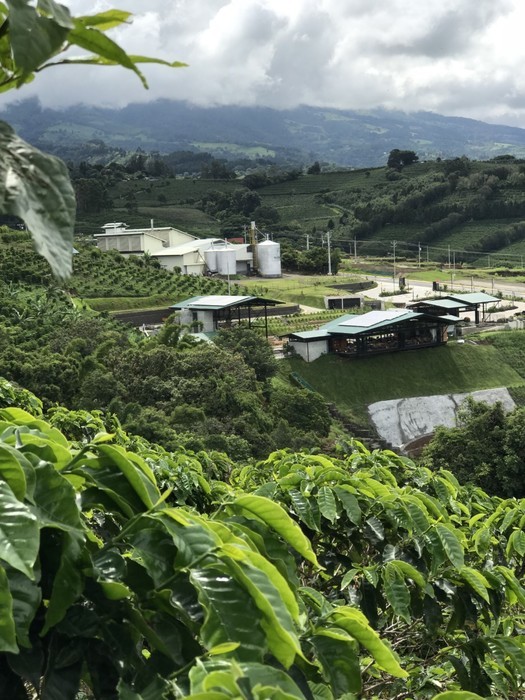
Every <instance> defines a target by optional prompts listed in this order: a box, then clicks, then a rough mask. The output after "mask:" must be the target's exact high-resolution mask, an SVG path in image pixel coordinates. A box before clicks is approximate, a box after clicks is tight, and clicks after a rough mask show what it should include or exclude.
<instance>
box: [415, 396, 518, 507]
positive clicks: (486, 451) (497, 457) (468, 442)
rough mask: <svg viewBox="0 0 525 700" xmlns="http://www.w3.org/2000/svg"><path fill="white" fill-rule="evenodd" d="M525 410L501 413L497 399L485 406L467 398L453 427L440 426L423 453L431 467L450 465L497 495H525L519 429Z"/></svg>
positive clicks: (466, 479) (462, 479)
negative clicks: (492, 404)
mask: <svg viewBox="0 0 525 700" xmlns="http://www.w3.org/2000/svg"><path fill="white" fill-rule="evenodd" d="M524 427H525V410H524V409H522V408H519V409H516V410H514V411H512V412H511V413H509V414H508V415H506V414H505V412H504V410H503V407H502V405H501V403H499V402H498V403H496V404H495V405H494V406H489V405H488V404H486V403H483V402H476V401H474V400H473V399H472V398H468V399H467V400H466V401H465V402H464V404H463V405H462V407H461V409H460V410H459V412H458V418H457V427H455V428H445V427H440V428H438V429H437V430H436V432H435V435H434V437H433V439H432V440H431V442H430V443H429V445H428V446H427V447H426V449H425V451H424V453H423V456H424V458H425V459H426V460H428V463H429V464H430V465H431V466H432V468H434V469H440V468H441V469H444V468H447V469H451V470H452V471H453V472H454V474H455V475H456V476H457V477H458V479H460V480H461V481H463V482H465V483H474V484H477V485H478V486H481V488H483V489H484V490H486V491H487V492H488V493H491V494H496V495H498V496H504V497H508V496H515V497H517V498H522V497H523V496H524V495H525V488H524V486H523V484H524V478H525V460H524V452H523V429H524Z"/></svg>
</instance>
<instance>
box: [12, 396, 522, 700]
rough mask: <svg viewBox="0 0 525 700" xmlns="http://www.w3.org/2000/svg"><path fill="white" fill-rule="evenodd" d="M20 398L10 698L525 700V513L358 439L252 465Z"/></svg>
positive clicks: (15, 438)
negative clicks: (333, 453)
mask: <svg viewBox="0 0 525 700" xmlns="http://www.w3.org/2000/svg"><path fill="white" fill-rule="evenodd" d="M16 401H20V402H21V403H22V404H23V405H24V406H25V409H26V410H23V409H21V408H16V407H13V405H12V404H13V403H14V402H16ZM0 405H3V406H6V407H5V408H2V409H0V454H1V456H2V459H1V460H0V475H1V479H0V532H1V533H2V534H1V537H0V560H1V563H2V567H1V568H0V596H1V602H2V606H1V612H0V625H1V627H2V634H1V635H0V645H1V647H0V651H1V654H0V695H1V696H2V697H4V696H5V697H10V698H15V699H16V698H26V697H27V693H28V692H36V693H37V694H38V695H39V697H41V698H45V699H47V700H55V699H57V700H58V699H59V700H67V699H68V698H71V699H73V698H75V697H76V695H77V692H78V690H79V688H82V690H83V692H84V693H85V694H87V696H88V697H95V698H119V699H122V700H141V698H143V699H144V700H149V699H150V698H155V699H157V698H163V697H164V698H173V697H184V696H188V697H194V696H196V697H198V698H200V699H202V700H227V699H228V698H246V699H247V700H251V699H252V698H288V699H290V700H291V699H292V698H301V699H303V698H305V699H308V700H312V698H316V699H317V698H319V700H321V699H323V700H330V698H338V697H342V696H345V697H346V698H347V699H350V698H357V697H362V698H398V699H399V700H400V699H401V698H410V697H413V698H432V697H434V696H436V693H438V695H437V696H436V697H437V698H440V699H441V700H468V699H469V698H479V697H481V696H485V697H487V696H491V695H492V696H498V697H512V698H518V697H521V696H522V695H523V680H524V679H523V671H524V668H525V663H524V661H525V650H524V648H523V647H524V645H523V639H524V636H523V611H524V605H525V590H524V589H523V587H522V585H521V583H520V580H519V579H520V577H521V576H522V575H523V571H522V570H521V567H522V563H523V556H524V554H525V535H524V534H523V531H522V526H523V522H524V520H525V504H524V503H523V502H519V501H516V500H512V499H509V500H506V501H502V500H500V499H497V498H490V497H489V496H487V495H486V494H485V493H484V492H483V491H481V490H480V489H466V488H464V487H462V486H460V485H459V484H458V483H457V481H456V480H455V478H454V477H453V476H452V475H451V474H450V473H448V472H446V471H440V472H437V473H432V472H430V471H428V470H427V469H424V468H421V467H418V466H416V465H414V464H413V463H412V462H410V461H408V460H402V459H400V458H398V457H397V456H396V455H394V454H392V453H388V452H383V453H372V454H370V453H368V452H367V451H366V450H365V449H364V448H362V446H360V445H358V444H350V445H348V446H347V451H346V452H345V453H344V454H342V455H341V458H340V459H329V458H327V457H325V456H322V455H308V454H292V453H289V452H277V453H274V454H272V455H271V456H270V457H269V458H268V459H267V460H266V461H264V462H261V463H259V464H253V465H248V466H242V465H234V464H233V463H231V462H230V461H229V460H228V459H227V458H226V457H224V456H223V455H220V454H218V453H198V454H195V453H190V452H187V451H184V450H179V451H177V452H174V453H168V452H166V451H165V450H162V449H161V448H158V447H155V446H153V445H151V444H149V443H147V442H145V441H144V440H140V439H139V440H137V439H135V438H132V437H130V436H127V435H126V434H125V433H123V431H122V430H121V429H120V427H119V425H118V423H116V422H115V421H114V419H113V423H112V425H111V426H109V425H108V426H105V425H104V419H103V416H102V415H101V414H96V413H95V414H87V413H85V412H77V413H70V412H67V411H64V410H63V409H60V410H57V411H56V412H55V415H54V418H53V419H52V422H53V423H54V424H55V425H51V424H50V423H49V422H46V421H44V420H42V418H41V416H40V404H39V402H38V400H37V399H35V398H34V397H32V396H31V395H30V394H28V393H27V392H25V393H22V394H19V393H18V392H17V391H16V390H15V389H14V388H13V387H12V386H10V385H8V384H5V383H3V384H2V385H1V386H0ZM55 426H60V428H61V429H60V430H59V429H58V428H57V427H55ZM109 427H111V429H112V430H113V432H112V433H108V432H107V428H109ZM66 435H67V436H70V437H73V438H74V440H73V441H71V439H68V438H67V437H66ZM460 689H461V690H460ZM440 691H443V692H440ZM453 691H454V692H453Z"/></svg>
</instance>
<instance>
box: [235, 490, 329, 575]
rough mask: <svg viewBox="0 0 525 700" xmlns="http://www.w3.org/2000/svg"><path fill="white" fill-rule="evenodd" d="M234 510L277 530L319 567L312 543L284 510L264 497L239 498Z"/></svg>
mask: <svg viewBox="0 0 525 700" xmlns="http://www.w3.org/2000/svg"><path fill="white" fill-rule="evenodd" d="M232 507H233V508H241V509H242V511H243V512H245V513H249V514H250V515H252V517H253V516H255V517H257V518H259V519H260V520H262V521H263V522H264V523H266V525H268V527H271V528H272V529H273V530H275V531H276V532H277V533H278V534H279V535H280V536H281V537H282V538H283V539H284V540H286V542H288V544H290V545H291V546H292V547H293V548H294V549H295V550H296V551H297V552H299V554H301V555H302V556H303V557H304V558H305V559H306V560H307V561H309V562H311V563H312V564H315V566H317V567H319V568H320V566H319V562H318V561H317V557H316V556H315V553H314V551H313V549H312V546H311V544H310V541H309V540H308V538H307V537H306V535H304V533H303V531H302V530H301V528H300V527H299V525H297V523H296V522H294V521H293V520H292V519H291V518H290V516H289V515H288V513H287V512H286V511H285V510H284V508H283V507H282V506H281V505H279V504H278V503H275V502H273V501H270V500H269V499H268V498H263V497H262V496H252V495H246V496H238V497H237V498H236V499H235V501H234V503H233V504H232Z"/></svg>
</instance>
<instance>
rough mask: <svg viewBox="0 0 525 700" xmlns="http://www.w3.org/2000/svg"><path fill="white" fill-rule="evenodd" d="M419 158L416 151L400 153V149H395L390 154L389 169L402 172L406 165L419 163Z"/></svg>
mask: <svg viewBox="0 0 525 700" xmlns="http://www.w3.org/2000/svg"><path fill="white" fill-rule="evenodd" d="M418 160H419V157H418V156H417V154H416V152H415V151H400V150H399V148H394V149H393V150H392V151H390V153H389V154H388V160H387V167H389V168H394V169H395V170H401V168H403V167H404V166H405V165H412V164H413V163H417V161H418Z"/></svg>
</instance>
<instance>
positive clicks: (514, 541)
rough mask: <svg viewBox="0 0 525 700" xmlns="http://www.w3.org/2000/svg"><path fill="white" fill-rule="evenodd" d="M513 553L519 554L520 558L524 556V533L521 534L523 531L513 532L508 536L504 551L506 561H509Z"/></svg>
mask: <svg viewBox="0 0 525 700" xmlns="http://www.w3.org/2000/svg"><path fill="white" fill-rule="evenodd" d="M514 552H516V553H517V554H519V555H520V557H523V556H525V532H523V530H514V532H512V533H511V534H510V537H509V539H508V542H507V547H506V549H505V553H506V555H507V559H510V558H511V556H512V554H513V553H514Z"/></svg>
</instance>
